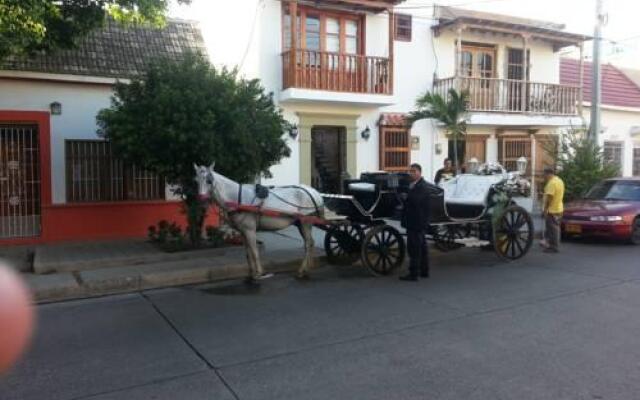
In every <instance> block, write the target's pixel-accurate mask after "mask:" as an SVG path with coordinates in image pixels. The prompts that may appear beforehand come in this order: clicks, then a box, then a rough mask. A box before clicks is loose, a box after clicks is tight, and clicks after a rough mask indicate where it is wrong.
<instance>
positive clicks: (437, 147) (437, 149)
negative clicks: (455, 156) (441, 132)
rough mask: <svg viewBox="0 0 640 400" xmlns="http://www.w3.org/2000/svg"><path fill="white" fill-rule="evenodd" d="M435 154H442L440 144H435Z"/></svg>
mask: <svg viewBox="0 0 640 400" xmlns="http://www.w3.org/2000/svg"><path fill="white" fill-rule="evenodd" d="M436 154H437V155H440V154H442V143H436Z"/></svg>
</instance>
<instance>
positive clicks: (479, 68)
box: [461, 46, 497, 111]
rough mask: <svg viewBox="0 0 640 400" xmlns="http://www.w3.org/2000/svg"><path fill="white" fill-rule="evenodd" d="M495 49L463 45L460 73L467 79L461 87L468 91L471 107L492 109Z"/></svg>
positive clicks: (495, 87) (493, 105) (494, 81)
mask: <svg viewBox="0 0 640 400" xmlns="http://www.w3.org/2000/svg"><path fill="white" fill-rule="evenodd" d="M495 64H496V50H495V48H494V47H475V46H463V48H462V63H461V73H462V76H463V77H467V78H469V79H467V80H466V82H464V83H463V89H466V90H468V91H469V97H470V101H471V104H472V107H473V108H474V109H477V110H489V111H490V110H494V109H495V108H496V107H495V104H494V101H495V98H496V97H495V92H496V90H497V86H496V80H495V77H496V65H495Z"/></svg>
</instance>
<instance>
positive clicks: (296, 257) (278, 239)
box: [0, 215, 542, 303]
mask: <svg viewBox="0 0 640 400" xmlns="http://www.w3.org/2000/svg"><path fill="white" fill-rule="evenodd" d="M533 220H534V226H535V230H536V237H539V233H540V230H541V227H542V218H541V217H540V216H539V215H534V216H533ZM259 240H260V241H261V242H262V245H261V254H262V257H261V259H262V262H263V266H264V267H265V270H267V271H269V272H292V271H295V270H296V269H297V268H298V267H299V265H300V262H301V260H302V258H303V256H304V249H303V241H302V238H301V236H300V234H299V233H298V231H297V229H296V228H295V227H290V228H288V229H285V230H283V231H280V232H277V233H260V234H259ZM314 241H315V247H316V251H315V259H316V263H320V262H321V261H322V260H323V258H324V250H323V242H324V232H323V231H321V230H319V229H315V230H314ZM30 251H33V254H32V253H30ZM29 257H33V271H32V272H27V273H24V275H23V276H24V278H25V279H26V281H27V282H28V283H29V285H30V287H31V289H32V290H33V294H34V298H35V301H36V302H38V303H46V302H53V301H60V300H68V299H75V298H84V297H94V296H102V295H107V294H116V293H128V292H136V291H141V290H146V289H154V288H163V287H170V286H181V285H190V284H202V283H209V282H215V281H221V280H228V279H239V278H243V277H245V276H247V275H248V273H249V267H248V264H247V262H246V255H245V249H244V247H243V246H238V247H225V248H218V249H204V250H196V251H189V252H177V253H166V252H163V251H161V250H159V249H158V248H157V247H155V246H154V245H152V244H151V243H148V242H147V241H145V240H142V239H140V240H127V241H111V242H97V243H71V244H58V245H46V246H38V247H36V248H34V249H29V248H26V247H25V248H14V249H9V250H7V249H3V251H2V252H0V258H7V259H8V260H9V262H10V263H12V264H13V265H14V266H17V268H18V269H20V270H21V271H25V270H26V269H28V268H29V266H28V264H29V260H28V258H29Z"/></svg>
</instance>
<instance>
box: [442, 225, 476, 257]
mask: <svg viewBox="0 0 640 400" xmlns="http://www.w3.org/2000/svg"><path fill="white" fill-rule="evenodd" d="M435 229H436V230H435V233H434V235H433V241H434V245H435V246H436V249H438V250H440V251H442V252H445V253H446V252H448V251H452V250H457V249H459V248H461V247H464V245H462V244H460V243H456V239H463V238H466V237H468V236H469V229H468V228H466V229H465V227H463V226H461V225H440V226H437V227H436V228H435Z"/></svg>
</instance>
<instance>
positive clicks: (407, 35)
mask: <svg viewBox="0 0 640 400" xmlns="http://www.w3.org/2000/svg"><path fill="white" fill-rule="evenodd" d="M401 21H402V22H404V23H405V24H407V25H408V26H404V27H401V23H400V22H401ZM401 29H405V30H406V32H404V33H401V32H400V30H401ZM412 37H413V15H411V14H394V24H393V39H394V40H396V41H398V42H410V41H411V40H412Z"/></svg>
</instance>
